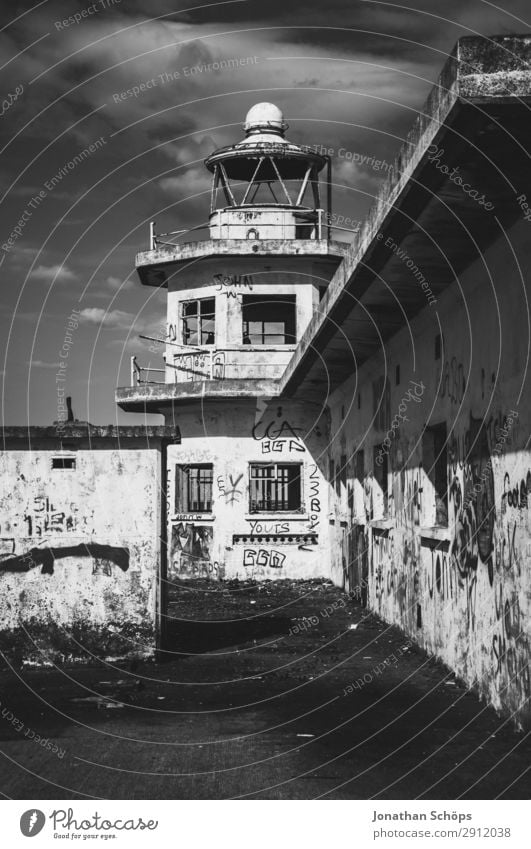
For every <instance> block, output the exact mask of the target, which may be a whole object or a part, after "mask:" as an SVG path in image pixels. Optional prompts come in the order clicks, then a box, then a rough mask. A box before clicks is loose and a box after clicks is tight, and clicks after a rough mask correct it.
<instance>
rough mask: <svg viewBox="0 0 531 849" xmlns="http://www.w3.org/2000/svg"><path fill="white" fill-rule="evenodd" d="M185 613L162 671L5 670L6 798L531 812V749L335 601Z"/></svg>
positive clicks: (224, 600) (313, 591) (228, 590)
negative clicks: (486, 807) (445, 803)
mask: <svg viewBox="0 0 531 849" xmlns="http://www.w3.org/2000/svg"><path fill="white" fill-rule="evenodd" d="M172 599H173V600H172V602H171V604H170V608H169V615H170V617H171V618H172V621H171V622H170V631H171V639H172V647H173V651H174V652H175V653H174V654H168V655H166V656H165V657H164V658H163V659H162V661H161V662H160V663H158V664H155V663H143V664H141V665H139V666H137V667H135V665H134V664H132V665H131V664H128V665H126V666H124V664H119V663H116V664H109V663H104V662H101V663H99V664H93V665H91V666H69V667H62V668H61V669H39V670H37V669H31V670H29V669H27V668H23V669H21V668H20V667H18V668H14V669H13V670H10V669H9V668H8V667H6V666H4V667H3V669H2V671H1V673H0V684H1V700H2V708H3V709H7V711H8V712H6V713H5V714H4V718H3V721H2V722H0V740H1V742H0V748H1V751H2V753H3V759H2V760H3V765H2V771H1V773H0V774H1V775H2V778H1V780H0V781H1V783H0V789H1V791H2V792H3V794H4V795H5V796H7V797H10V798H17V799H23V798H45V799H50V798H74V799H75V798H90V797H96V798H111V799H113V798H139V799H144V798H148V799H149V798H153V799H164V798H178V799H184V798H186V799H220V798H221V799H223V798H235V797H236V798H241V797H246V798H274V799H277V798H286V799H294V798H296V799H311V798H316V797H324V798H336V799H338V798H340V799H343V798H350V799H357V798H362V799H367V798H382V799H385V798H387V799H394V798H404V799H412V798H418V797H421V798H435V799H456V798H461V797H463V798H494V797H497V796H500V797H502V798H513V799H521V798H528V797H529V793H530V788H531V782H530V773H529V772H527V773H526V770H527V769H528V766H529V763H530V760H529V755H530V751H529V746H528V740H527V739H526V737H525V736H524V735H523V734H517V733H516V732H515V731H514V730H513V729H512V727H511V726H510V725H509V724H508V723H506V722H504V721H503V720H501V719H499V718H498V717H497V716H496V714H495V713H494V711H492V710H491V709H490V708H487V707H485V705H484V704H481V703H480V702H479V701H478V700H477V699H476V697H475V696H474V695H472V694H471V693H469V692H467V691H466V689H465V688H464V687H462V686H461V685H459V684H458V683H456V681H455V680H454V678H453V676H452V675H451V674H449V673H448V671H447V670H445V669H444V668H442V667H441V666H439V665H437V664H435V663H434V662H433V661H429V660H428V659H427V658H426V656H425V655H424V654H423V653H422V652H420V651H418V650H416V649H408V648H404V647H405V646H406V642H407V641H406V640H405V639H404V637H403V636H401V635H400V633H399V632H398V631H397V630H396V629H394V628H389V627H387V626H385V625H384V624H383V623H382V622H381V621H380V620H378V619H377V618H376V617H374V616H372V615H368V614H367V612H366V611H365V610H363V609H362V608H361V607H360V606H359V605H357V604H355V603H353V602H351V601H350V600H349V599H348V598H347V597H346V596H344V595H342V594H341V592H340V591H339V590H338V589H337V588H334V587H333V586H332V585H331V584H328V583H326V582H321V581H311V582H289V581H282V582H278V583H265V584H252V583H245V584H236V583H230V584H224V585H220V584H214V583H207V582H196V583H194V584H192V583H190V582H188V583H186V584H181V585H180V586H175V587H174V588H173V591H172ZM401 652H403V653H402V654H401ZM392 655H394V657H395V658H397V660H393V658H392ZM378 666H379V668H380V670H382V671H381V674H376V672H375V670H376V668H377V667H378ZM364 676H365V683H364V686H363V687H361V688H356V689H354V688H352V687H351V686H350V687H349V685H350V684H352V682H355V681H356V680H357V679H363V677H364ZM11 714H12V715H13V717H14V718H13V719H11ZM16 720H18V721H19V723H23V727H22V728H21V727H20V724H19V725H18V726H17V725H16ZM17 728H18V729H19V730H17ZM33 732H36V733H38V734H40V735H41V736H43V737H44V739H45V740H46V739H49V740H50V744H52V743H53V744H55V745H57V746H59V747H60V749H61V751H59V752H58V753H55V754H54V752H53V750H50V749H47V748H46V744H44V746H42V745H41V744H39V743H38V742H36V738H34V737H32V735H33ZM61 755H62V756H61Z"/></svg>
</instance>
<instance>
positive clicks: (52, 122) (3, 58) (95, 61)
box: [0, 0, 531, 425]
mask: <svg viewBox="0 0 531 849" xmlns="http://www.w3.org/2000/svg"><path fill="white" fill-rule="evenodd" d="M76 13H79V15H78V21H76V20H72V19H71V18H72V16H74V15H75V14H76ZM69 18H70V20H68V19H69ZM529 18H531V9H530V8H529V4H528V2H527V0H505V2H500V3H498V4H494V3H490V2H485V0H467V2H463V0H445V2H444V3H443V2H442V0H440V2H436V0H409V2H408V3H407V4H404V5H403V4H400V3H398V2H375V1H374V0H326V2H325V0H322V2H316V0H304V2H302V0H224V2H215V3H204V4H199V3H198V4H194V3H193V2H191V0H189V2H185V1H184V0H173V2H170V0H160V1H159V0H149V2H147V0H144V2H140V0H114V2H113V0H94V2H84V0H81V2H76V1H75V0H64V2H61V0H41V2H22V3H19V2H10V3H4V4H3V11H2V20H1V22H0V66H1V68H2V94H1V97H2V99H3V101H2V104H1V106H0V113H1V118H0V152H1V157H0V166H1V175H0V180H1V186H0V188H1V198H2V200H1V203H2V208H3V209H2V211H3V214H2V217H1V221H2V235H1V240H0V241H1V243H2V245H3V247H2V249H1V250H0V262H1V266H0V267H1V278H0V279H1V289H0V305H1V311H0V315H1V320H2V328H1V338H2V342H3V345H2V348H3V350H2V365H1V366H0V370H1V371H2V381H3V392H2V407H3V411H2V414H3V421H4V424H21V425H23V424H26V423H31V424H50V423H51V422H52V421H53V420H55V419H56V418H57V392H56V378H55V374H56V372H57V368H58V363H59V362H60V360H61V357H60V351H61V348H62V346H63V340H64V337H65V328H67V325H68V317H69V316H70V315H71V313H72V310H73V309H76V310H79V311H80V326H79V328H78V329H76V330H74V331H73V333H72V335H73V341H72V346H71V348H70V349H69V357H68V364H67V369H66V381H67V383H66V386H67V392H68V393H69V394H71V395H72V396H73V399H74V412H75V415H76V417H77V418H79V419H88V420H90V421H92V422H93V423H100V424H101V423H103V424H104V423H110V422H115V421H117V420H118V421H122V422H124V421H129V422H133V421H135V420H136V421H140V420H141V417H139V416H131V415H130V414H129V415H128V414H124V413H121V412H119V411H117V409H116V408H115V404H114V400H113V397H114V388H115V386H123V385H127V384H128V382H129V359H130V356H131V354H132V353H138V355H139V356H138V358H139V361H140V362H141V363H147V361H148V360H149V359H151V363H152V365H157V366H158V365H160V364H161V363H160V361H158V360H157V356H156V355H155V356H153V354H150V353H149V350H148V345H147V343H143V342H142V341H141V340H139V339H138V335H139V334H142V333H144V334H147V335H153V336H159V335H160V327H161V323H162V324H163V323H164V290H163V291H162V292H158V291H156V290H154V289H151V288H144V287H142V286H141V285H140V283H139V282H138V281H137V279H136V273H135V271H134V256H135V253H136V252H137V251H138V250H145V249H147V247H148V224H149V221H150V220H151V219H156V221H157V229H158V230H159V231H167V230H178V229H181V228H185V227H191V226H195V225H199V224H201V223H203V222H204V221H205V220H206V213H207V211H208V194H207V193H208V189H209V175H208V173H207V172H206V171H205V169H204V167H203V164H202V162H203V159H204V157H205V156H206V155H207V154H209V153H210V152H211V151H212V150H213V149H214V148H216V147H219V146H221V145H224V144H230V143H232V142H234V141H236V140H238V139H239V138H240V137H241V136H242V129H241V125H242V122H243V120H244V117H245V114H246V112H247V110H248V109H249V108H250V107H251V106H252V105H253V104H254V103H256V102H259V101H263V100H270V101H273V102H274V103H276V104H278V105H279V106H280V107H281V109H282V110H283V112H284V114H285V117H286V119H287V121H288V123H289V125H290V129H289V133H288V135H289V137H290V138H291V139H293V140H294V141H298V142H304V143H307V144H322V145H324V146H326V147H331V148H333V149H334V150H335V151H338V152H339V150H340V149H345V150H347V151H351V152H353V153H356V154H359V155H360V156H366V157H368V158H371V159H372V158H373V157H374V159H376V160H385V161H392V159H393V157H394V155H395V154H396V152H397V150H398V148H399V147H400V145H401V144H402V142H403V139H404V137H405V135H406V134H407V131H408V129H409V128H410V126H411V124H412V123H413V121H414V119H415V116H416V114H417V113H418V112H419V111H420V110H422V106H423V103H424V100H425V98H426V97H427V95H428V92H429V90H430V88H431V87H432V85H433V84H434V83H435V82H436V80H437V77H438V74H439V72H440V70H441V68H442V66H443V64H444V62H445V59H446V57H447V55H448V53H449V52H450V51H451V50H452V47H453V45H454V44H455V41H456V39H457V38H459V37H460V36H463V35H475V34H483V35H493V34H507V33H522V32H528V31H530V30H531V22H529ZM222 59H237V60H242V62H241V63H240V64H239V65H238V67H233V68H230V69H223V70H213V69H208V68H204V66H208V65H209V64H213V63H215V62H219V61H220V60H222ZM232 64H234V63H232ZM148 82H149V83H150V85H149V87H146V86H145V85H144V88H145V90H143V91H141V92H140V93H138V94H137V95H135V94H131V93H129V94H128V93H127V92H128V90H130V91H131V90H132V88H133V87H134V86H137V87H139V86H140V85H141V84H142V83H144V84H146V83H148ZM89 145H93V146H94V147H93V148H92V150H91V152H90V155H87V156H86V157H85V158H84V160H83V162H82V163H81V164H79V165H77V167H73V168H68V167H67V165H68V163H70V162H71V161H72V159H73V157H75V155H76V154H77V153H79V152H80V151H82V150H84V149H86V148H87V147H88V146H89ZM333 165H334V183H335V189H334V194H335V208H336V210H337V211H338V212H340V213H342V214H345V215H348V216H349V217H351V218H352V219H353V220H354V221H358V220H361V219H362V218H363V217H364V215H365V214H366V213H367V210H368V209H369V207H370V205H371V203H372V201H373V198H374V196H375V194H376V193H377V191H378V186H379V184H380V182H381V180H382V179H383V178H384V177H385V173H386V172H385V169H379V170H378V169H376V168H374V167H370V166H367V165H360V164H359V162H358V163H357V164H356V163H355V162H353V161H349V160H348V159H346V158H345V157H344V156H336V157H335V158H334V161H333ZM15 228H17V230H18V232H17V231H15ZM10 238H11V242H9V241H8V240H9V239H10ZM6 247H7V249H6ZM152 420H154V421H157V420H158V418H155V419H152Z"/></svg>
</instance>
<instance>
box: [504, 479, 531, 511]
mask: <svg viewBox="0 0 531 849" xmlns="http://www.w3.org/2000/svg"><path fill="white" fill-rule="evenodd" d="M530 495H531V470H528V472H527V475H526V478H525V480H524V479H523V478H522V479H521V481H520V483H516V484H515V486H511V478H510V477H509V474H508V473H507V472H506V473H505V476H504V478H503V493H502V497H501V510H502V513H506V512H507V508H508V507H514V508H515V509H517V510H527V508H528V506H529V502H530V499H529V496H530Z"/></svg>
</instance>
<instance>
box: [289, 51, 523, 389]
mask: <svg viewBox="0 0 531 849" xmlns="http://www.w3.org/2000/svg"><path fill="white" fill-rule="evenodd" d="M530 60H531V35H526V36H507V37H506V36H503V37H501V36H500V37H494V38H490V39H489V38H476V37H472V38H468V37H467V38H463V39H460V40H459V41H458V43H457V45H456V48H455V50H454V53H453V54H452V55H451V56H450V57H449V59H448V61H447V62H446V64H445V67H444V69H443V71H442V74H441V76H440V78H439V81H438V83H437V85H436V86H435V87H434V89H433V90H432V92H431V94H430V97H429V98H428V101H427V103H426V105H425V107H424V109H423V110H422V111H421V112H420V114H419V116H418V118H417V121H416V123H415V125H414V126H413V128H412V130H411V132H410V133H409V135H408V137H407V139H406V142H405V144H404V145H403V147H402V150H401V152H400V154H399V156H398V158H397V160H396V163H395V168H394V169H393V172H392V173H391V175H390V176H389V177H388V180H387V183H386V184H385V185H384V187H383V189H382V191H381V193H380V195H379V197H378V200H377V202H376V204H375V206H374V208H373V210H372V212H371V214H370V216H369V218H368V219H367V221H366V223H365V226H364V228H363V230H362V231H361V232H360V234H359V235H358V237H357V238H356V240H355V241H354V243H353V244H352V245H351V246H350V248H349V249H348V251H347V254H346V256H345V259H344V260H343V262H342V264H341V265H340V266H339V268H338V270H337V271H336V273H335V275H334V277H333V278H332V280H331V282H330V284H329V287H328V289H327V292H326V295H325V297H324V298H323V300H322V301H321V304H320V311H319V313H318V314H316V315H315V316H314V318H313V319H312V321H311V322H310V324H309V326H308V328H307V330H306V332H305V333H304V336H303V337H302V339H301V341H300V343H299V345H298V347H297V350H296V351H295V353H294V355H293V358H292V360H291V361H290V363H289V364H288V366H287V369H286V372H285V373H284V375H283V377H282V378H281V382H280V383H281V394H283V395H288V396H298V397H301V396H306V397H315V396H316V394H318V395H321V393H322V395H323V397H324V396H326V395H327V394H328V393H329V392H331V391H333V390H334V389H335V388H337V386H339V385H340V384H341V383H342V382H343V381H344V380H345V379H346V378H348V377H349V376H350V375H352V374H353V373H354V372H355V370H356V368H357V367H358V366H359V365H360V364H361V363H363V362H364V361H365V360H367V359H368V358H369V357H371V356H372V355H373V354H375V353H376V352H377V351H378V350H379V349H381V347H382V345H383V343H384V342H385V340H386V339H388V338H389V337H390V336H392V335H394V334H395V333H396V332H397V331H398V330H400V328H402V327H404V326H405V325H406V323H407V322H408V321H409V320H410V319H411V318H412V317H413V316H414V315H415V314H417V313H418V312H419V311H420V310H422V309H423V308H424V307H426V306H427V304H428V299H427V292H426V289H425V288H424V289H423V288H422V286H421V284H420V282H419V278H418V276H417V278H416V277H415V276H414V271H415V269H413V268H412V267H411V266H409V267H408V264H407V263H408V260H411V261H412V263H413V264H414V265H415V266H416V268H417V269H418V270H419V272H420V273H421V274H422V275H423V277H424V278H425V280H426V282H427V284H428V285H429V288H430V290H431V292H432V293H433V295H434V296H435V298H436V297H437V295H439V294H441V293H442V292H444V291H445V290H446V289H447V288H448V287H449V286H451V285H452V283H454V282H455V280H456V278H457V277H458V276H459V274H460V273H461V272H462V271H463V270H464V269H465V268H466V267H467V266H468V265H470V264H471V263H472V262H473V261H474V260H475V259H476V258H477V257H478V255H479V256H480V255H481V254H482V252H484V251H485V249H486V248H487V247H488V246H489V245H490V244H492V243H493V242H494V240H496V239H497V238H499V237H502V236H503V234H504V229H505V228H507V227H508V226H510V225H511V224H512V223H514V221H516V220H517V219H518V218H519V217H520V218H521V217H522V215H523V212H522V209H521V208H520V206H519V203H518V200H517V198H518V196H519V195H521V194H522V193H525V191H526V187H529V186H530V185H531V164H530V163H531V158H530V154H529V153H528V140H529V138H530V137H531V109H530V103H531V70H529V69H530V68H531V61H530ZM441 150H442V154H441V153H440V151H441ZM443 166H444V167H443ZM453 169H456V170H453ZM457 176H459V177H461V179H462V183H463V184H464V185H458V183H457V179H456V178H457ZM464 186H467V187H468V188H467V189H466V190H465V187H464ZM474 191H476V192H477V194H476V195H475V196H471V194H472V193H473V192H474ZM529 194H530V195H531V192H529ZM482 196H483V197H484V200H483V202H482V203H483V205H482V204H481V203H480V200H481V198H482ZM488 203H491V204H492V205H493V208H492V209H491V208H488V207H487V205H486V204H488ZM393 246H394V247H393ZM400 251H403V253H402V254H401V255H399V253H400Z"/></svg>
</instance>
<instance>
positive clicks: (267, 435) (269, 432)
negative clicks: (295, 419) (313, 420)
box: [252, 408, 302, 442]
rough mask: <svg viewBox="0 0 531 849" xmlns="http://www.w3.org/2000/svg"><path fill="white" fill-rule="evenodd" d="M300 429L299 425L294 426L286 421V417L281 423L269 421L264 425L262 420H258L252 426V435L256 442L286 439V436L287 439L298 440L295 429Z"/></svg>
mask: <svg viewBox="0 0 531 849" xmlns="http://www.w3.org/2000/svg"><path fill="white" fill-rule="evenodd" d="M280 409H282V408H280ZM300 430H302V428H301V427H294V426H293V425H290V423H289V422H288V421H286V419H284V420H283V421H282V423H281V424H279V423H278V422H275V421H272V422H269V424H268V425H264V423H263V421H259V422H258V423H257V424H255V425H254V426H253V429H252V437H253V439H254V440H255V441H256V442H261V441H262V440H264V439H269V440H277V439H282V438H284V439H286V437H287V438H288V439H293V440H295V441H300V437H299V436H298V434H297V431H300ZM285 435H286V436H285Z"/></svg>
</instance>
